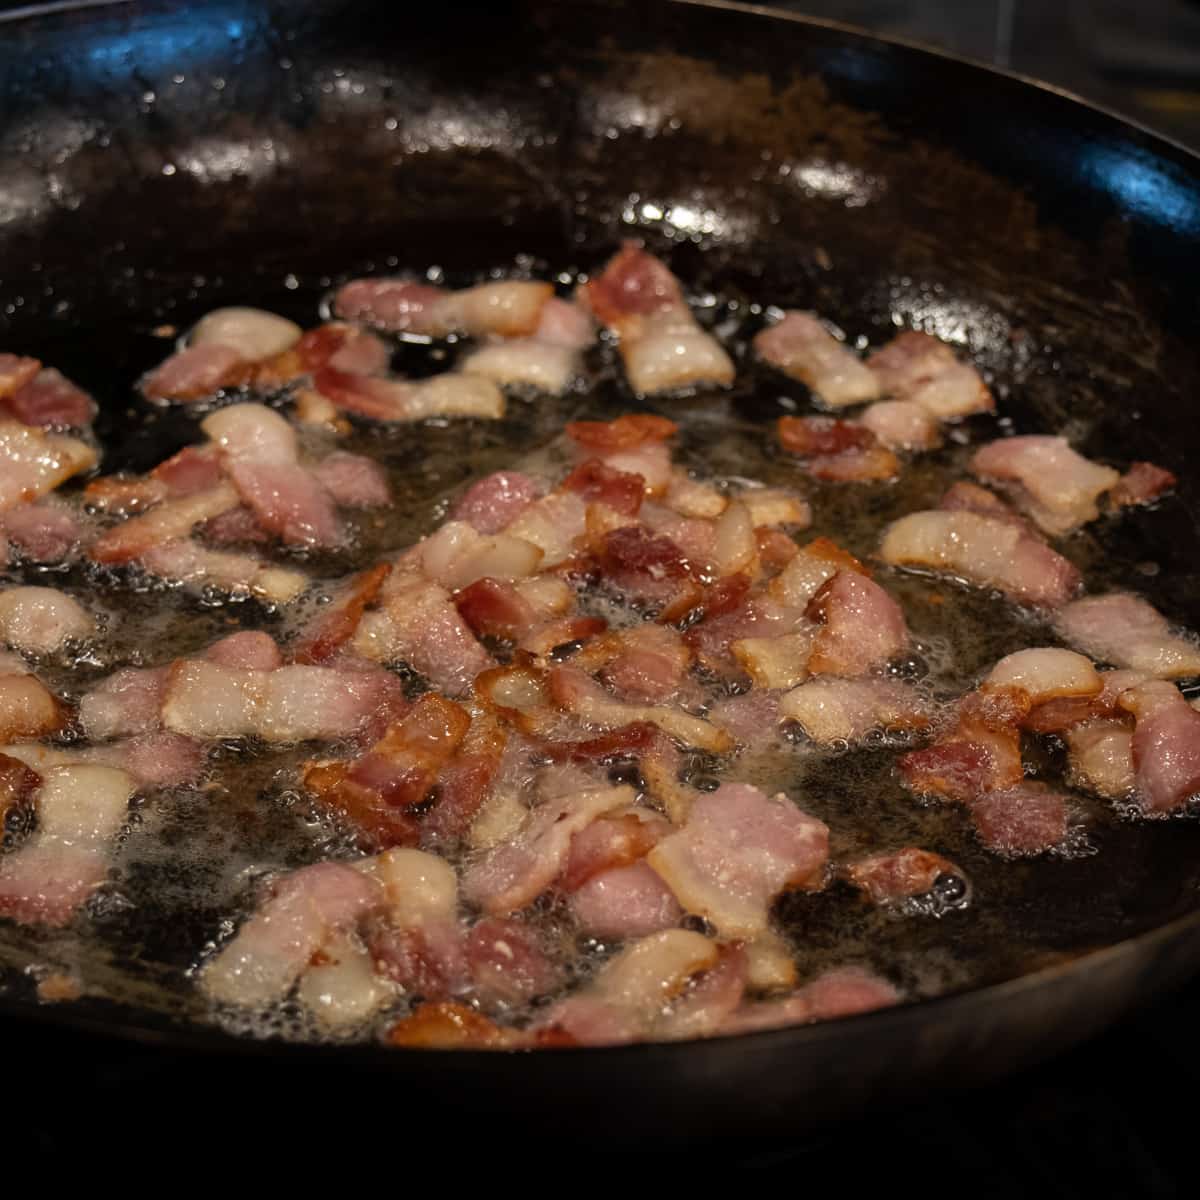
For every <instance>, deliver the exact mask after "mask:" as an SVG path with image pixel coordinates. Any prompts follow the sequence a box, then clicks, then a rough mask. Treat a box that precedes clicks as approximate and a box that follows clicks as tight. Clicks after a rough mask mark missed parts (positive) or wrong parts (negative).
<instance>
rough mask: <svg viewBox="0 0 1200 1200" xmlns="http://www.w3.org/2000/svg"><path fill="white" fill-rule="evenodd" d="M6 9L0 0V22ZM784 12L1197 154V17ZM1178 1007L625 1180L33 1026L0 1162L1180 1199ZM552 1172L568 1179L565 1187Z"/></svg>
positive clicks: (1195, 1065) (893, 7) (225, 1070)
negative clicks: (928, 1090) (955, 1082)
mask: <svg viewBox="0 0 1200 1200" xmlns="http://www.w3.org/2000/svg"><path fill="white" fill-rule="evenodd" d="M18 7H21V5H18V4H14V3H12V2H11V0H0V9H11V8H18ZM197 7H202V5H197ZM402 7H403V4H402V3H401V4H398V5H397V15H398V17H399V15H400V12H401V9H402ZM783 7H787V8H790V9H794V10H796V11H803V12H808V13H812V14H814V15H818V16H823V17H829V18H835V19H839V20H844V21H848V22H852V23H857V24H861V25H865V26H868V27H871V28H874V29H877V30H880V31H883V32H886V33H889V34H893V35H897V36H903V37H909V38H914V39H919V40H923V41H927V42H931V43H936V44H939V45H941V46H943V47H945V48H947V49H950V50H952V51H955V52H957V53H961V54H965V55H969V56H971V57H975V58H979V59H982V60H985V61H989V62H994V63H995V64H997V65H999V66H1002V67H1009V68H1011V69H1014V70H1017V71H1020V72H1023V73H1025V74H1029V75H1033V76H1036V77H1038V78H1041V79H1044V80H1047V81H1049V82H1052V83H1055V84H1057V85H1059V86H1062V87H1067V88H1069V89H1072V90H1074V91H1077V92H1079V93H1081V94H1083V95H1084V96H1086V97H1088V98H1090V99H1092V100H1094V101H1096V102H1098V103H1101V104H1104V105H1107V106H1109V107H1112V108H1114V109H1116V110H1118V111H1120V112H1122V113H1124V114H1126V115H1128V116H1130V117H1132V118H1134V119H1136V120H1139V121H1142V122H1143V123H1145V124H1147V125H1150V126H1151V127H1153V128H1156V129H1158V130H1160V131H1162V132H1164V133H1167V134H1168V135H1170V136H1173V137H1175V138H1177V139H1178V140H1180V141H1183V142H1185V143H1186V144H1188V145H1191V146H1194V147H1197V148H1200V4H1196V3H1193V2H1190V0H942V2H938V0H803V2H802V3H798V4H796V3H784V4H783ZM0 36H2V35H0ZM1198 1011H1200V983H1193V984H1192V985H1191V986H1190V987H1189V988H1188V989H1185V990H1184V991H1183V992H1181V993H1179V994H1177V995H1175V996H1171V997H1168V998H1167V999H1165V1000H1162V1001H1159V1002H1157V1003H1156V1004H1154V1005H1153V1006H1152V1007H1149V1008H1146V1009H1144V1010H1143V1011H1141V1012H1140V1013H1138V1014H1137V1015H1135V1016H1134V1017H1133V1018H1131V1019H1129V1020H1128V1021H1126V1022H1125V1023H1124V1024H1123V1025H1122V1026H1120V1027H1119V1028H1117V1029H1115V1030H1113V1031H1111V1032H1110V1033H1108V1034H1106V1035H1105V1036H1103V1037H1101V1038H1098V1039H1096V1040H1094V1041H1092V1042H1090V1043H1088V1044H1086V1045H1084V1046H1083V1047H1081V1048H1080V1049H1078V1050H1076V1051H1074V1052H1072V1053H1070V1054H1068V1055H1066V1056H1064V1057H1062V1058H1060V1059H1057V1060H1055V1061H1053V1062H1050V1063H1047V1064H1045V1065H1043V1066H1042V1067H1040V1068H1037V1069H1035V1070H1033V1071H1029V1072H1026V1073H1024V1074H1022V1075H1019V1076H1016V1077H1014V1078H1012V1079H1010V1080H1008V1081H1006V1082H1004V1083H1002V1084H999V1085H995V1086H993V1087H990V1088H987V1089H982V1090H979V1091H977V1092H972V1093H967V1094H964V1095H960V1096H955V1097H951V1098H949V1099H946V1098H939V1099H936V1100H932V1101H931V1102H930V1103H929V1104H928V1105H924V1106H917V1107H915V1108H911V1109H909V1110H907V1111H905V1112H903V1113H899V1114H894V1115H891V1116H888V1117H886V1118H882V1119H881V1118H876V1119H873V1120H871V1121H868V1122H863V1123H860V1124H856V1125H854V1126H852V1127H848V1128H841V1129H839V1130H837V1131H834V1132H831V1133H830V1134H828V1135H827V1136H825V1137H818V1138H814V1139H810V1140H806V1141H804V1142H771V1143H766V1144H729V1143H719V1142H716V1141H714V1139H713V1138H712V1137H711V1136H705V1137H703V1138H701V1139H700V1140H699V1141H698V1143H697V1144H696V1145H694V1146H691V1147H687V1148H683V1149H680V1148H677V1147H676V1148H672V1147H660V1148H654V1149H652V1150H651V1151H649V1156H648V1158H646V1157H644V1158H643V1161H642V1162H641V1163H640V1164H630V1163H625V1164H624V1165H621V1159H622V1157H623V1155H622V1154H621V1153H620V1152H617V1151H614V1150H613V1149H612V1148H611V1146H608V1145H607V1142H606V1138H605V1131H603V1130H595V1131H581V1141H580V1142H579V1144H578V1145H573V1146H558V1147H556V1148H552V1149H551V1151H550V1152H549V1153H547V1151H546V1148H545V1147H544V1146H541V1147H539V1144H538V1141H537V1131H536V1130H530V1131H529V1135H530V1136H529V1138H528V1139H523V1140H522V1142H521V1143H520V1144H517V1145H513V1144H509V1145H507V1146H491V1145H489V1143H488V1141H487V1137H486V1131H480V1130H478V1129H475V1130H469V1131H468V1130H461V1129H456V1128H455V1127H454V1125H453V1121H452V1119H449V1120H447V1121H445V1122H443V1123H442V1125H441V1128H440V1129H438V1128H437V1127H436V1126H435V1127H434V1128H432V1129H431V1128H430V1127H428V1125H427V1124H426V1123H424V1122H423V1121H422V1120H421V1116H422V1114H421V1112H420V1097H419V1096H396V1095H389V1094H387V1092H386V1090H385V1089H383V1088H382V1087H381V1088H378V1089H376V1088H373V1089H371V1090H370V1092H364V1091H363V1090H362V1089H361V1085H354V1087H353V1089H352V1090H349V1091H347V1088H348V1086H349V1085H347V1083H346V1082H345V1081H344V1080H339V1079H338V1078H337V1077H331V1078H329V1079H324V1078H321V1077H314V1076H312V1075H307V1076H302V1075H299V1074H298V1073H297V1072H295V1071H294V1070H292V1071H289V1070H287V1069H285V1068H282V1067H277V1066H276V1065H274V1064H272V1065H271V1066H270V1068H269V1070H268V1068H267V1067H266V1065H265V1064H264V1065H263V1066H261V1067H254V1066H253V1065H251V1066H250V1067H247V1066H246V1065H240V1066H234V1065H232V1064H230V1063H227V1062H225V1061H222V1060H220V1059H215V1058H211V1057H210V1058H202V1057H191V1056H183V1055H177V1054H174V1053H163V1052H159V1051H156V1050H153V1049H148V1048H144V1047H140V1046H134V1045H125V1044H122V1043H115V1042H114V1043H99V1044H97V1043H93V1042H90V1041H85V1040H82V1039H78V1038H76V1037H74V1036H73V1035H65V1034H63V1033H62V1032H60V1031H57V1030H54V1029H53V1028H47V1029H41V1028H35V1029H29V1030H23V1031H22V1033H21V1036H20V1038H19V1039H11V1040H10V1039H6V1043H7V1044H6V1047H5V1052H4V1054H5V1057H4V1074H3V1085H2V1086H3V1092H2V1093H0V1094H3V1095H4V1097H5V1100H4V1101H3V1102H0V1121H2V1122H3V1126H2V1127H3V1133H4V1141H5V1144H6V1146H7V1147H10V1148H11V1154H12V1155H13V1158H11V1159H10V1161H13V1162H15V1161H16V1156H17V1155H19V1156H20V1157H21V1158H22V1159H25V1160H28V1159H29V1158H30V1156H32V1159H33V1161H35V1162H37V1163H39V1164H40V1169H42V1170H46V1171H53V1172H55V1173H57V1172H58V1171H59V1170H60V1169H62V1168H64V1167H66V1166H67V1165H70V1164H73V1165H83V1166H85V1167H87V1168H88V1169H90V1170H92V1171H95V1172H97V1174H98V1175H104V1174H107V1173H108V1172H109V1171H111V1172H114V1173H115V1174H114V1175H112V1176H110V1178H114V1179H121V1178H123V1177H124V1173H127V1172H129V1171H134V1172H137V1171H138V1167H139V1165H140V1164H141V1163H143V1162H145V1161H147V1160H148V1159H150V1158H155V1159H158V1158H159V1157H160V1156H161V1155H162V1154H163V1153H166V1154H168V1155H169V1156H170V1158H171V1160H172V1162H173V1163H174V1164H175V1166H176V1168H183V1169H186V1168H187V1167H188V1166H189V1164H195V1165H197V1166H200V1165H202V1164H204V1163H207V1164H209V1166H210V1167H211V1166H212V1165H214V1164H215V1161H216V1159H217V1158H218V1157H219V1158H220V1159H223V1160H226V1161H227V1163H228V1165H229V1171H228V1173H226V1174H225V1177H226V1179H227V1180H228V1182H229V1183H230V1184H235V1180H238V1179H239V1178H240V1176H239V1174H238V1173H237V1167H236V1165H235V1164H247V1163H249V1162H250V1161H254V1162H256V1163H257V1164H259V1165H260V1166H261V1165H268V1166H270V1168H271V1169H272V1173H273V1174H275V1175H276V1176H277V1181H279V1182H281V1181H282V1180H283V1179H284V1178H286V1177H289V1176H294V1175H295V1173H296V1170H297V1168H299V1169H300V1170H301V1171H305V1170H308V1169H310V1168H311V1169H314V1170H316V1169H324V1168H328V1167H330V1166H332V1167H334V1168H338V1167H339V1166H340V1167H341V1168H342V1169H344V1171H345V1175H344V1179H345V1181H346V1183H347V1184H348V1185H350V1186H362V1185H363V1184H364V1183H365V1184H366V1185H367V1186H378V1181H380V1180H386V1179H390V1180H391V1181H392V1182H391V1186H397V1187H407V1186H412V1185H413V1184H417V1185H418V1186H420V1184H419V1183H418V1180H419V1179H421V1180H423V1182H424V1186H426V1187H428V1186H429V1185H430V1184H433V1186H435V1187H436V1186H439V1184H438V1183H437V1182H435V1181H436V1180H437V1179H438V1178H439V1176H434V1175H432V1172H434V1171H438V1172H439V1173H440V1172H441V1171H445V1170H453V1171H454V1173H455V1175H456V1176H458V1175H460V1174H462V1173H463V1172H464V1169H466V1170H469V1169H470V1168H471V1167H472V1166H474V1167H482V1168H484V1169H485V1170H487V1171H488V1173H489V1174H493V1175H495V1176H496V1178H497V1179H507V1180H508V1181H510V1182H512V1183H518V1182H519V1181H520V1179H521V1178H522V1177H523V1178H524V1180H525V1182H526V1183H528V1184H529V1185H530V1187H536V1188H537V1190H538V1191H545V1190H549V1189H550V1188H553V1190H555V1191H563V1190H565V1188H566V1187H568V1186H570V1187H572V1188H573V1187H574V1186H576V1185H577V1184H578V1183H579V1182H586V1179H581V1177H580V1175H579V1173H578V1166H579V1165H580V1164H588V1163H595V1165H596V1167H597V1168H598V1169H602V1170H603V1171H604V1174H605V1175H607V1174H608V1170H609V1169H611V1168H614V1167H615V1168H616V1170H618V1171H619V1174H617V1175H615V1179H617V1180H620V1184H621V1186H622V1188H624V1186H626V1185H628V1184H630V1183H633V1181H634V1180H635V1179H636V1178H638V1176H635V1175H633V1174H632V1172H633V1171H635V1170H636V1171H637V1172H638V1173H639V1175H640V1174H642V1173H643V1172H644V1171H645V1169H646V1168H647V1167H650V1166H653V1167H656V1168H658V1169H660V1170H661V1169H664V1168H665V1169H669V1170H671V1171H672V1173H673V1175H675V1176H676V1177H678V1176H679V1175H681V1174H682V1175H684V1176H687V1177H690V1176H691V1175H692V1174H693V1173H694V1172H695V1170H696V1169H697V1168H701V1169H703V1168H709V1169H711V1168H714V1167H715V1168H722V1167H736V1168H738V1169H740V1170H741V1171H745V1172H750V1173H754V1174H761V1173H766V1174H768V1175H774V1176H776V1177H778V1178H779V1179H780V1180H784V1179H786V1180H787V1181H788V1182H789V1183H790V1184H791V1185H792V1186H800V1187H805V1188H809V1189H820V1190H821V1191H822V1192H824V1193H825V1194H838V1195H851V1196H857V1195H864V1194H867V1193H876V1192H878V1193H883V1194H887V1195H893V1194H895V1195H906V1194H908V1193H909V1192H910V1191H911V1192H919V1193H920V1194H921V1195H923V1196H925V1195H928V1196H931V1197H934V1198H936V1200H944V1198H946V1197H955V1198H957V1197H960V1196H961V1197H964V1198H965V1197H971V1198H973V1200H974V1198H978V1197H993V1196H994V1197H1009V1196H1023V1197H1030V1196H1055V1197H1059V1198H1061V1200H1073V1198H1074V1197H1080V1198H1081V1200H1082V1198H1083V1197H1087V1198H1088V1200H1094V1198H1095V1197H1097V1196H1103V1197H1107V1196H1117V1197H1130V1198H1140V1197H1155V1198H1158V1197H1163V1198H1167V1197H1176V1196H1180V1197H1182V1196H1194V1195H1196V1194H1197V1183H1196V1180H1197V1176H1198V1175H1200V1172H1198V1171H1197V1169H1196V1168H1195V1166H1194V1165H1193V1158H1194V1151H1193V1142H1194V1133H1193V1126H1194V1119H1195V1118H1194V1111H1195V1097H1196V1095H1197V1093H1198V1091H1200V1042H1198V1040H1197V1036H1196V1014H1197V1012H1198ZM256 1070H257V1071H259V1072H261V1073H262V1074H261V1077H254V1075H253V1072H254V1071H256ZM440 1138H445V1139H446V1140H448V1141H452V1142H453V1144H454V1146H455V1148H456V1150H457V1151H458V1155H457V1157H456V1158H455V1159H453V1160H447V1159H445V1158H443V1157H442V1156H441V1153H439V1151H440V1146H439V1140H440ZM649 1160H653V1162H651V1161H649ZM571 1163H574V1164H575V1165H576V1170H575V1171H574V1172H572V1173H571V1174H569V1175H568V1174H564V1173H563V1165H564V1164H571ZM585 1170H586V1168H585ZM356 1180H357V1182H355V1181H356ZM368 1181H369V1182H368ZM42 1182H49V1179H45V1180H42ZM164 1182H166V1181H165V1180H164ZM597 1182H599V1179H597ZM169 1186H171V1185H169ZM235 1186H236V1184H235Z"/></svg>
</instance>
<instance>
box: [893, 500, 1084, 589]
mask: <svg viewBox="0 0 1200 1200" xmlns="http://www.w3.org/2000/svg"><path fill="white" fill-rule="evenodd" d="M879 554H880V557H881V558H882V559H883V560H884V561H885V562H887V563H890V564H892V565H893V566H901V567H903V566H908V567H927V568H932V569H933V570H936V571H945V572H947V573H949V574H951V575H955V576H958V577H959V578H961V579H964V580H966V581H967V582H969V583H973V584H976V585H977V586H980V587H993V588H997V589H998V590H999V591H1001V592H1003V593H1004V594H1005V595H1006V596H1009V597H1010V598H1012V599H1014V600H1017V601H1021V602H1023V603H1026V604H1033V605H1038V606H1044V607H1047V608H1057V607H1059V606H1061V605H1063V604H1065V603H1066V602H1067V601H1068V600H1069V599H1070V598H1071V597H1072V595H1074V593H1075V592H1077V591H1078V590H1079V585H1080V575H1079V571H1078V570H1077V569H1076V568H1075V566H1074V565H1073V564H1072V563H1070V562H1068V561H1067V559H1065V558H1063V557H1062V555H1060V554H1056V553H1055V552H1054V551H1053V550H1051V549H1050V547H1049V546H1047V545H1045V544H1044V543H1042V542H1039V541H1038V540H1037V539H1036V538H1034V537H1032V536H1030V535H1029V534H1027V533H1025V532H1024V531H1023V530H1022V529H1019V528H1017V527H1016V526H1014V525H1013V524H1011V523H1010V522H1008V521H1006V520H1003V519H1000V518H998V517H985V516H982V515H981V514H979V513H975V512H966V511H962V510H959V511H946V510H941V509H935V510H930V511H927V512H916V513H909V515H908V516H906V517H901V518H900V519H899V520H898V521H893V522H892V523H891V524H890V525H889V526H888V527H887V529H886V530H885V531H884V535H883V540H882V542H881V544H880V547H879Z"/></svg>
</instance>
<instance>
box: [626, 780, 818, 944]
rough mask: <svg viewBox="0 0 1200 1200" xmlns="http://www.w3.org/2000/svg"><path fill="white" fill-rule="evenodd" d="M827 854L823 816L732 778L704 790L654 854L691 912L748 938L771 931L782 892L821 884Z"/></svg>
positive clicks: (722, 929) (652, 857)
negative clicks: (772, 913)
mask: <svg viewBox="0 0 1200 1200" xmlns="http://www.w3.org/2000/svg"><path fill="white" fill-rule="evenodd" d="M828 856H829V829H828V827H827V826H826V825H825V824H824V822H822V821H818V820H817V819H816V818H815V817H811V816H809V815H808V814H807V813H805V812H803V811H802V810H801V809H799V808H797V807H796V806H795V805H794V804H793V803H792V802H791V801H790V800H789V799H788V798H787V797H786V796H784V795H783V794H782V793H781V794H779V795H778V796H776V797H775V798H774V799H768V798H767V797H766V796H765V795H763V793H762V792H760V791H759V790H758V789H757V788H754V787H751V786H749V785H748V784H744V783H727V784H722V786H721V787H719V788H718V789H717V790H716V791H715V792H706V793H702V794H701V795H700V796H698V797H697V798H696V800H695V801H694V803H693V804H692V809H691V812H690V813H689V815H688V818H687V823H686V824H685V825H684V827H683V829H681V830H680V831H679V832H678V833H675V834H672V835H671V836H670V837H668V838H664V839H663V841H661V842H659V843H658V845H657V846H655V847H654V849H653V850H651V851H650V853H649V854H648V855H647V861H648V862H649V864H650V866H652V867H653V868H654V869H655V870H656V871H657V872H658V873H659V875H661V876H662V878H663V879H664V881H665V882H666V884H667V886H668V887H669V888H670V889H671V891H672V892H674V894H675V896H676V898H677V899H678V900H679V902H680V904H682V905H683V907H684V908H685V909H686V910H687V911H688V912H693V913H698V914H699V915H700V916H702V917H704V918H705V919H706V920H708V921H709V922H711V923H712V924H713V925H714V926H715V927H716V928H717V930H718V931H719V932H720V933H722V934H724V935H725V936H727V937H739V938H742V937H755V936H757V935H758V934H760V933H763V932H765V930H766V929H767V918H768V915H769V912H770V906H771V903H772V901H774V899H775V897H776V896H777V895H779V893H780V892H782V891H784V890H785V889H787V888H791V887H803V888H820V887H821V886H822V883H823V881H824V870H825V863H826V860H827V858H828Z"/></svg>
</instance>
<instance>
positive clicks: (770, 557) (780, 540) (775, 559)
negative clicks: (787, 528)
mask: <svg viewBox="0 0 1200 1200" xmlns="http://www.w3.org/2000/svg"><path fill="white" fill-rule="evenodd" d="M754 537H755V540H756V542H757V543H758V558H759V561H760V562H761V563H762V564H763V566H764V567H786V566H787V564H788V563H790V562H791V561H792V559H793V558H795V557H796V555H797V554H798V553H799V547H798V546H797V545H796V543H795V542H793V541H792V539H791V538H790V537H788V535H787V534H786V533H784V532H783V531H782V530H780V529H756V530H755V531H754Z"/></svg>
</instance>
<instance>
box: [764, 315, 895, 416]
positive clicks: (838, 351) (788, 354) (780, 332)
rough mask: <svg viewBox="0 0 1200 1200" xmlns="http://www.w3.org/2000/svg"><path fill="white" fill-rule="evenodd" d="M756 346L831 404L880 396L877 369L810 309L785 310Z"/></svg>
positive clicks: (835, 405)
mask: <svg viewBox="0 0 1200 1200" xmlns="http://www.w3.org/2000/svg"><path fill="white" fill-rule="evenodd" d="M754 349H755V350H756V351H757V352H758V354H759V355H760V356H761V357H762V358H764V359H766V361H767V362H769V363H770V364H771V365H772V366H774V367H778V368H779V369H780V370H781V371H782V372H783V373H784V374H785V375H790V376H791V377H792V378H793V379H798V380H800V382H801V383H803V384H804V386H805V387H807V388H808V389H809V390H810V391H811V392H813V393H814V394H815V395H816V396H817V398H818V399H819V400H820V401H821V402H822V403H823V404H825V405H827V406H828V407H829V408H845V407H847V406H848V405H851V404H862V403H864V402H865V401H867V400H876V399H878V397H879V381H878V380H877V379H876V378H875V375H874V373H873V372H872V371H871V370H870V369H869V368H868V367H867V366H866V364H865V363H863V362H862V360H861V359H860V358H859V357H858V355H857V354H855V353H854V352H853V351H852V350H851V349H849V347H847V346H846V344H845V343H844V342H842V341H841V340H839V339H838V338H836V337H834V336H833V334H831V333H830V332H829V330H828V329H826V328H825V326H824V325H823V324H822V323H821V321H820V320H819V319H818V318H817V317H816V316H815V315H814V314H813V313H809V312H796V311H792V312H785V313H784V314H783V318H782V320H780V321H778V322H776V324H774V325H770V326H768V327H767V328H766V329H764V330H763V331H762V332H761V333H759V334H758V335H757V336H756V337H755V339H754Z"/></svg>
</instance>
